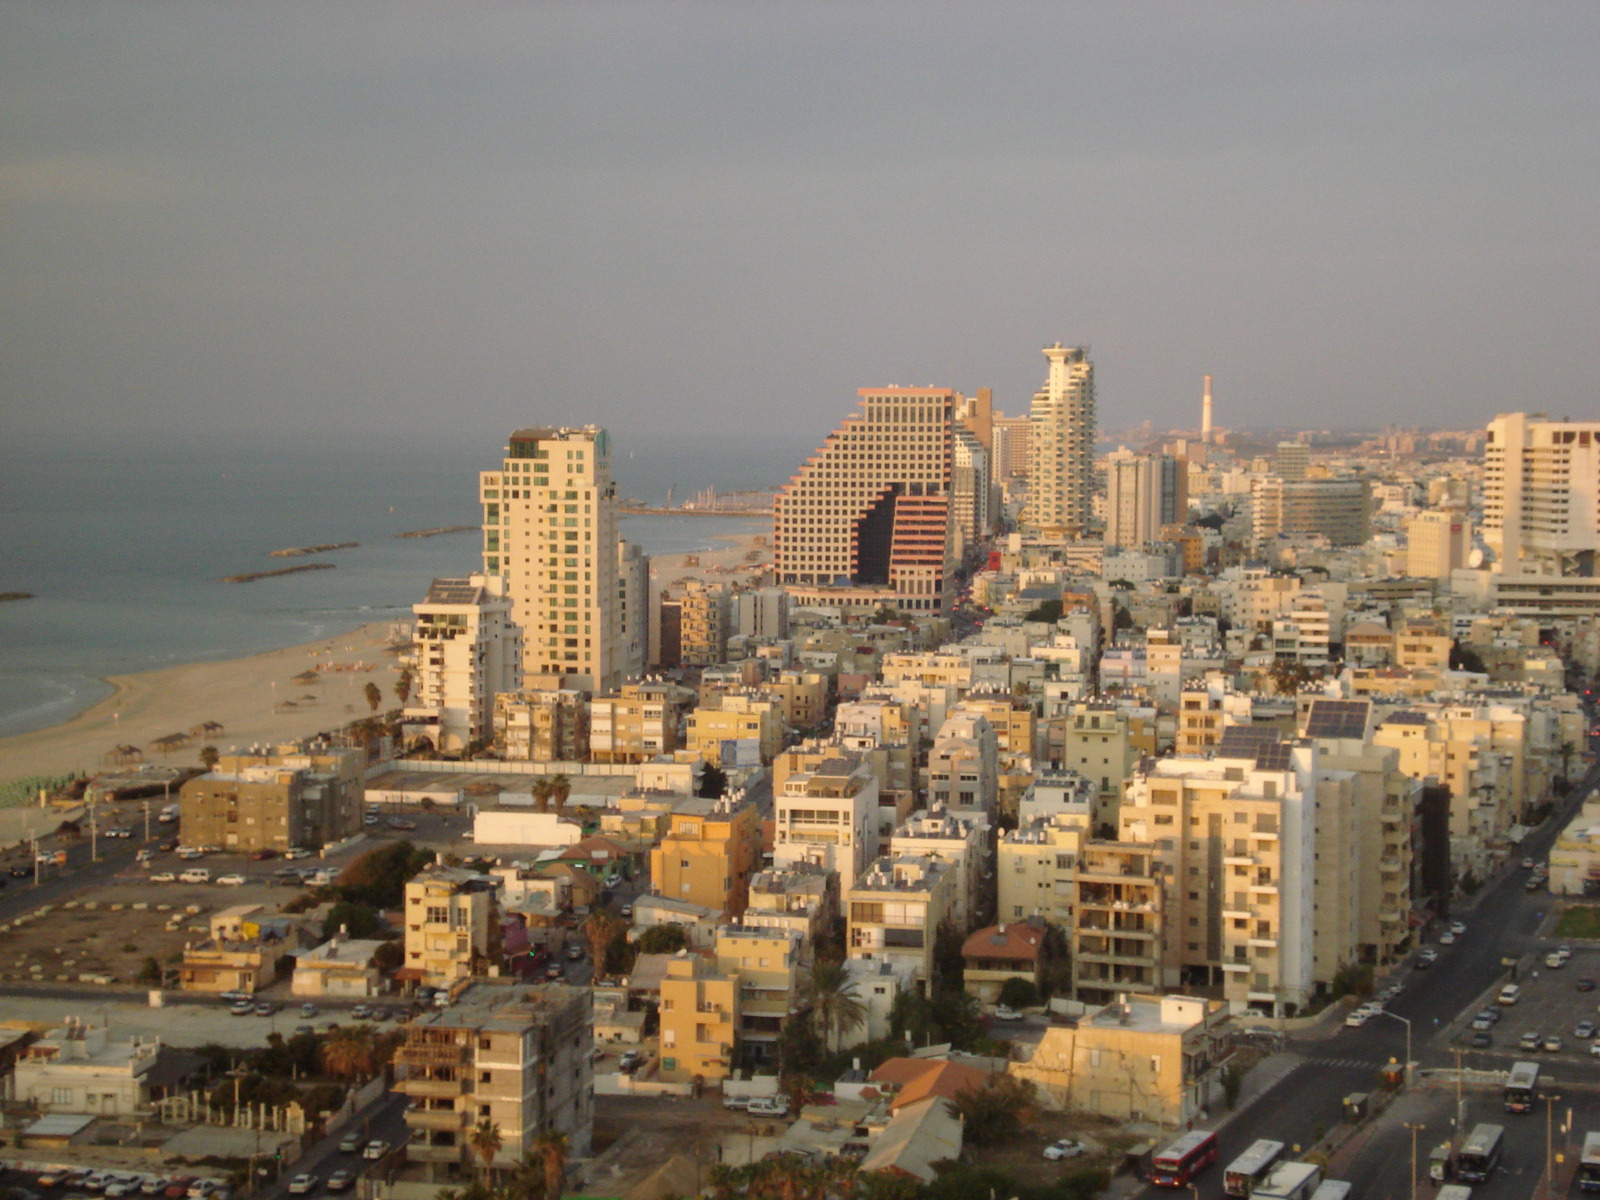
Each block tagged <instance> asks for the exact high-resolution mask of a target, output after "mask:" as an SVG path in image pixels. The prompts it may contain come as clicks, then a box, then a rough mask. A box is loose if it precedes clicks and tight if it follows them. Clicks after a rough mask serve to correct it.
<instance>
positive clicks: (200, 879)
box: [178, 867, 211, 883]
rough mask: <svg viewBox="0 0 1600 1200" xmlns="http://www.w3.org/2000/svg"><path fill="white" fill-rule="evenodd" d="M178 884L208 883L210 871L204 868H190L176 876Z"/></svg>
mask: <svg viewBox="0 0 1600 1200" xmlns="http://www.w3.org/2000/svg"><path fill="white" fill-rule="evenodd" d="M178 882H179V883H210V882H211V871H210V870H209V869H208V868H206V867H190V868H189V869H188V870H187V871H185V872H184V873H183V874H182V875H179V876H178Z"/></svg>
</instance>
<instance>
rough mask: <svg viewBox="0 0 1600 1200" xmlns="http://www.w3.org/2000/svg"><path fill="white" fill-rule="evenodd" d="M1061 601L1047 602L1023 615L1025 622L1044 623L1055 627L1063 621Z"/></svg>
mask: <svg viewBox="0 0 1600 1200" xmlns="http://www.w3.org/2000/svg"><path fill="white" fill-rule="evenodd" d="M1061 607H1062V606H1061V601H1059V600H1046V601H1045V602H1044V603H1043V604H1041V605H1039V607H1038V608H1034V609H1030V610H1029V611H1028V612H1027V613H1025V614H1024V615H1023V618H1022V619H1023V620H1024V621H1043V622H1044V623H1045V624H1046V625H1054V624H1055V623H1056V622H1057V621H1059V620H1061Z"/></svg>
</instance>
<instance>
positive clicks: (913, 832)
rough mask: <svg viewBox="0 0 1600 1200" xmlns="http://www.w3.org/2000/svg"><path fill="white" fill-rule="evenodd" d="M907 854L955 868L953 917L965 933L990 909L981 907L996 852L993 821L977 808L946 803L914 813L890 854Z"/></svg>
mask: <svg viewBox="0 0 1600 1200" xmlns="http://www.w3.org/2000/svg"><path fill="white" fill-rule="evenodd" d="M905 855H913V856H923V857H927V858H936V859H938V860H939V861H940V862H942V863H944V864H946V865H947V866H948V867H949V868H950V871H951V876H952V880H951V886H952V888H953V892H952V895H951V902H950V919H951V921H953V922H954V923H955V928H956V931H957V932H958V933H965V932H966V931H967V930H968V929H970V928H971V927H972V926H973V924H974V923H975V922H976V921H978V920H979V919H981V918H985V917H987V915H988V914H987V913H985V912H980V911H979V904H980V902H981V901H982V898H983V887H982V881H983V877H984V876H985V875H986V874H987V873H988V872H989V870H990V869H991V867H992V865H993V863H992V859H993V856H992V855H991V854H990V853H989V822H988V821H987V820H985V819H984V818H983V817H982V816H981V815H980V814H978V813H977V812H976V811H974V810H968V811H966V812H963V813H950V812H947V811H946V810H945V809H944V808H943V807H942V806H939V805H935V806H934V807H932V808H928V809H924V810H922V811H920V812H915V813H912V814H911V816H910V817H908V818H907V819H906V821H905V823H904V824H902V825H901V826H900V827H899V828H898V829H896V830H895V831H894V834H893V836H892V837H890V839H889V857H891V858H899V857H902V856H905Z"/></svg>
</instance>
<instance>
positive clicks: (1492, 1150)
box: [1456, 1125, 1506, 1183]
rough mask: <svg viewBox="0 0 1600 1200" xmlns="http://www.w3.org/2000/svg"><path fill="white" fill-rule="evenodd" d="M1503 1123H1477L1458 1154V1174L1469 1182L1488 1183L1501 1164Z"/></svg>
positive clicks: (1503, 1136)
mask: <svg viewBox="0 0 1600 1200" xmlns="http://www.w3.org/2000/svg"><path fill="white" fill-rule="evenodd" d="M1505 1133H1506V1131H1505V1127H1504V1126H1502V1125H1475V1126H1473V1129H1472V1132H1471V1133H1469V1134H1468V1135H1467V1141H1466V1144H1465V1145H1463V1146H1462V1147H1461V1153H1460V1154H1458V1155H1456V1175H1457V1176H1459V1177H1460V1178H1461V1179H1464V1180H1465V1181H1466V1182H1468V1183H1486V1182H1487V1181H1488V1179H1489V1177H1490V1176H1492V1175H1493V1174H1494V1170H1495V1168H1496V1167H1498V1166H1499V1165H1500V1151H1501V1142H1502V1141H1503V1140H1504V1139H1505Z"/></svg>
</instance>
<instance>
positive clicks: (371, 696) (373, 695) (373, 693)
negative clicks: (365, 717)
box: [361, 681, 383, 712]
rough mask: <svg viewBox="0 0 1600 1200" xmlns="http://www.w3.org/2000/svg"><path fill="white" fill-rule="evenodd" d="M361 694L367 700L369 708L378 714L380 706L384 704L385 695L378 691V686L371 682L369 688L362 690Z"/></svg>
mask: <svg viewBox="0 0 1600 1200" xmlns="http://www.w3.org/2000/svg"><path fill="white" fill-rule="evenodd" d="M361 694H362V695H363V696H365V697H366V698H367V707H368V708H369V709H371V710H372V711H373V712H377V711H378V705H379V704H381V703H383V693H382V692H381V691H379V690H378V685H377V684H375V683H372V682H370V681H369V682H368V683H367V686H366V687H364V688H362V689H361Z"/></svg>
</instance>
